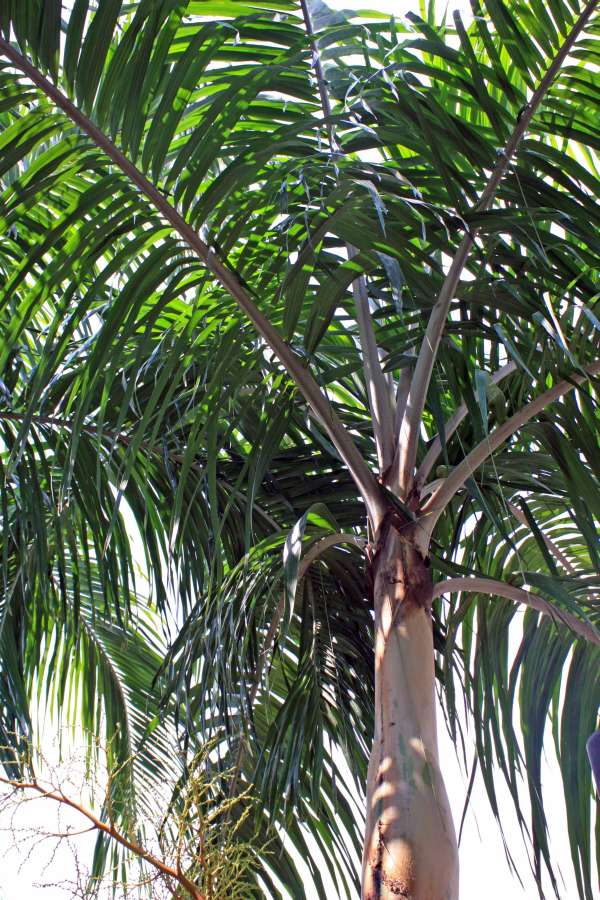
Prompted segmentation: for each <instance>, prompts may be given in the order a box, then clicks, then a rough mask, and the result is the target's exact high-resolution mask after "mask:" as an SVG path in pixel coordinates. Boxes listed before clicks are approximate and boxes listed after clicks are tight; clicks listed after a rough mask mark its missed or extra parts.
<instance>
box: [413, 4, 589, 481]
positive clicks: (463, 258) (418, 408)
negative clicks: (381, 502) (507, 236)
mask: <svg viewBox="0 0 600 900" xmlns="http://www.w3.org/2000/svg"><path fill="white" fill-rule="evenodd" d="M597 5H598V0H591V2H590V3H588V4H587V6H586V7H585V8H584V10H583V12H582V13H581V15H580V16H579V18H578V19H577V22H576V23H575V25H574V26H573V28H572V29H571V31H570V32H569V34H568V36H567V38H566V39H565V41H564V43H563V44H562V46H561V48H560V50H559V51H558V53H557V54H556V56H555V57H554V59H553V61H552V63H551V64H550V66H549V68H548V70H547V71H546V74H545V75H544V77H543V78H542V80H541V81H540V83H539V86H538V88H537V89H536V91H535V92H534V93H533V95H532V97H531V99H530V100H529V102H528V103H527V104H526V105H525V106H524V107H523V109H522V110H521V112H520V114H519V117H518V119H517V124H516V126H515V128H514V131H513V133H512V135H511V136H510V138H509V140H508V143H507V144H506V146H505V148H504V150H503V151H502V152H501V153H500V154H499V156H498V161H497V163H496V166H495V167H494V170H493V172H492V174H491V176H490V179H489V181H488V183H487V185H486V187H485V189H484V190H483V192H482V194H481V196H480V198H479V201H478V202H477V204H476V206H475V209H476V210H477V211H478V212H482V211H484V210H486V209H489V207H490V205H491V203H492V200H493V199H494V196H495V194H496V190H497V188H498V185H499V184H500V181H501V180H502V178H503V177H504V174H505V172H506V170H507V168H508V165H509V163H510V161H511V159H512V158H513V156H514V155H515V153H516V152H517V149H518V147H519V144H520V142H521V139H522V137H523V135H524V134H525V132H526V131H527V129H528V128H529V125H530V123H531V120H532V118H533V116H534V114H535V112H536V110H537V108H538V107H539V105H540V103H541V102H542V100H543V99H544V96H545V95H546V93H547V91H548V89H549V88H550V86H551V84H552V82H553V81H554V79H555V77H556V76H557V74H558V72H559V71H560V68H561V66H562V64H563V62H564V60H565V59H566V57H567V56H568V54H569V53H570V51H571V49H572V48H573V45H574V43H575V41H576V40H577V38H578V37H579V35H580V34H581V32H582V31H583V29H584V28H585V26H586V24H587V22H588V20H589V18H590V16H591V15H592V13H593V12H594V10H595V8H596V6H597ZM476 232H477V229H476V228H473V229H470V230H469V231H468V232H467V234H465V236H464V237H463V239H462V241H461V242H460V245H459V247H458V250H457V251H456V253H455V255H454V259H453V260H452V263H451V265H450V269H449V270H448V274H447V275H446V278H445V279H444V283H443V285H442V289H441V291H440V293H439V295H438V298H437V300H436V301H435V303H434V305H433V309H432V311H431V315H430V317H429V322H428V324H427V330H426V332H425V337H424V339H423V343H422V345H421V349H420V351H419V356H418V359H417V364H416V367H415V373H414V376H413V380H412V384H411V388H410V391H409V395H408V399H407V402H406V410H405V413H404V417H403V420H402V425H401V428H400V435H399V443H398V451H397V453H398V463H399V466H400V473H399V478H400V487H401V491H402V493H403V494H404V495H406V494H408V492H409V491H410V490H411V488H412V483H413V472H414V468H415V464H416V459H417V447H418V441H419V430H420V427H421V417H422V415H423V409H424V408H425V401H426V399H427V391H428V388H429V382H430V380H431V374H432V372H433V366H434V363H435V360H436V356H437V352H438V348H439V345H440V341H441V339H442V335H443V333H444V328H445V325H446V319H447V317H448V311H449V309H450V303H451V302H452V298H453V297H454V295H455V293H456V288H457V287H458V283H459V281H460V276H461V274H462V271H463V269H464V267H465V265H466V262H467V259H468V258H469V253H470V251H471V247H472V246H473V243H474V240H475V235H476Z"/></svg>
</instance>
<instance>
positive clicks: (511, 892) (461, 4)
mask: <svg viewBox="0 0 600 900" xmlns="http://www.w3.org/2000/svg"><path fill="white" fill-rule="evenodd" d="M68 5H70V4H68ZM328 5H329V6H331V7H334V8H339V9H368V8H369V7H370V6H371V7H373V8H376V9H378V10H379V11H386V12H389V13H391V14H393V15H395V16H396V17H398V18H400V17H401V16H402V15H403V14H405V13H406V12H407V11H409V10H411V9H412V10H414V11H415V12H418V11H419V3H418V0H417V2H413V3H410V2H406V0H376V2H371V3H369V0H328ZM440 8H443V4H442V3H440ZM448 8H449V13H452V11H453V10H454V9H459V10H460V11H461V13H462V14H463V18H464V19H465V20H468V19H469V18H470V15H471V12H470V3H469V0H455V2H454V3H453V2H449V4H448ZM490 602H493V601H490ZM439 734H440V759H441V762H442V769H443V771H444V775H445V779H446V785H447V789H448V793H449V796H450V803H451V807H452V809H453V810H454V816H455V821H456V825H457V828H458V824H459V821H460V817H461V814H462V809H463V805H464V800H465V795H466V788H467V776H466V775H465V773H464V772H463V771H462V769H461V767H460V766H459V763H458V760H457V754H456V751H455V748H454V746H453V744H452V743H451V741H450V739H449V737H448V735H447V733H446V729H445V725H444V723H443V719H442V716H441V714H440V716H439ZM547 745H548V751H547V752H548V760H547V763H546V765H545V766H544V768H543V772H542V777H543V781H544V788H545V802H546V809H547V813H548V818H549V821H550V823H551V833H552V835H553V836H554V845H553V850H554V854H555V862H556V865H557V868H558V869H559V870H560V871H561V872H562V875H563V877H564V879H565V888H564V892H563V896H564V898H574V897H575V896H576V890H575V887H574V879H573V877H572V875H571V864H570V853H569V845H568V838H567V832H566V821H565V816H564V805H563V800H562V785H561V781H560V776H559V773H558V766H557V763H556V760H555V757H554V752H553V748H552V742H551V737H550V736H548V741H547ZM501 778H502V776H501V775H499V776H498V783H497V790H498V794H499V796H500V798H501V802H500V810H501V815H502V819H503V823H504V828H505V834H506V837H507V841H508V843H509V845H510V847H511V851H512V852H513V857H514V859H515V861H516V862H517V864H518V865H519V871H520V872H521V875H522V877H523V880H524V882H525V888H523V887H521V885H520V884H519V882H518V881H517V880H516V878H515V877H514V876H513V875H512V874H511V872H510V870H509V867H508V864H507V861H506V858H505V855H504V849H503V845H502V839H501V836H500V832H499V829H498V826H497V824H496V823H495V821H494V818H493V816H492V813H491V810H490V807H489V804H488V801H487V796H486V794H485V790H484V787H483V783H482V780H481V776H480V775H478V776H477V778H476V780H475V786H474V790H473V793H472V798H471V804H470V808H469V811H468V813H467V817H466V821H465V826H464V830H463V836H462V842H461V847H460V856H461V889H460V900H480V898H481V897H482V896H484V897H485V898H486V900H534V898H535V897H537V892H536V890H535V887H534V884H533V880H532V878H531V876H529V875H528V867H527V862H526V857H525V853H524V851H523V850H522V847H521V837H520V833H519V828H518V825H517V822H516V818H515V815H514V813H513V810H512V801H511V800H510V797H509V796H508V792H507V790H506V789H503V784H502V783H501ZM7 824H8V823H7V822H1V823H0V900H60V897H61V896H64V897H67V896H68V894H64V893H63V892H62V891H61V890H60V889H59V883H60V882H61V881H62V880H63V879H70V878H72V877H73V854H72V851H71V850H69V849H68V848H66V847H59V849H58V851H57V852H56V853H55V855H54V858H53V859H51V857H52V846H51V844H48V845H46V846H42V847H37V848H35V849H33V850H32V852H31V854H30V855H28V850H30V845H29V846H27V844H24V845H23V846H21V847H20V848H17V849H15V848H12V847H11V845H12V843H13V840H12V838H11V836H10V835H9V834H7V833H5V832H4V831H3V830H2V829H3V828H6V827H7ZM15 824H16V825H17V827H24V828H28V827H31V826H33V827H35V826H36V825H42V824H43V827H44V828H45V829H46V830H47V831H54V830H57V819H56V813H55V810H54V808H53V807H52V805H51V804H50V803H49V802H48V801H44V800H36V801H34V802H31V803H28V804H26V805H25V806H24V807H23V808H22V810H21V811H20V812H19V815H18V817H17V819H16V820H15ZM68 825H71V826H72V827H74V828H81V827H84V826H85V823H82V822H81V821H80V820H79V819H78V818H77V816H76V814H75V813H73V814H69V815H67V814H65V813H64V812H63V818H62V828H63V829H64V827H66V826H68ZM73 844H74V845H76V846H77V848H78V855H79V857H80V860H81V861H82V862H85V861H86V859H88V858H89V854H91V850H92V847H93V836H92V835H89V834H87V835H83V836H82V837H79V838H77V839H74V840H73ZM44 884H45V885H46V886H45V887H44V886H42V885H44ZM336 896H337V891H336V890H335V887H334V886H333V885H332V887H331V900H335V898H336ZM292 900H295V898H292Z"/></svg>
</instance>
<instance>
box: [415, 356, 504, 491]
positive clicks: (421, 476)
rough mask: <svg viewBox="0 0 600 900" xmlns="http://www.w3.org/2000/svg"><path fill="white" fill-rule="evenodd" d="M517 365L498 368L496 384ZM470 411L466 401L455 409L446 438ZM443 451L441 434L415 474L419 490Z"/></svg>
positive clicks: (495, 378) (446, 428)
mask: <svg viewBox="0 0 600 900" xmlns="http://www.w3.org/2000/svg"><path fill="white" fill-rule="evenodd" d="M516 368H517V366H516V364H515V363H514V362H509V363H507V364H506V365H505V366H502V368H501V369H498V370H497V371H496V372H494V374H493V375H492V376H491V379H492V381H493V382H494V384H498V382H499V381H502V379H503V378H507V377H508V376H509V375H512V373H513V372H514V371H515V370H516ZM467 413H468V409H467V405H466V403H461V404H460V406H459V407H458V408H457V409H455V410H454V412H453V413H452V415H451V416H450V418H449V419H448V421H447V422H446V425H445V429H444V430H445V432H446V440H448V438H450V437H451V436H452V435H453V434H454V432H455V431H456V429H457V428H458V426H459V425H460V423H461V422H462V421H463V419H464V418H465V417H466V415H467ZM441 452H442V440H441V437H440V435H439V434H436V436H435V437H434V438H433V439H432V441H431V445H430V447H429V449H428V451H427V453H426V454H425V456H424V457H423V461H422V463H421V465H420V466H419V468H418V469H417V474H416V475H415V488H416V490H417V491H420V490H421V488H422V487H423V485H424V484H425V482H426V481H427V476H428V475H429V473H430V472H431V470H432V468H433V466H434V465H435V463H436V461H437V459H438V457H439V455H440V453H441Z"/></svg>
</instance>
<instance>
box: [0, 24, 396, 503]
mask: <svg viewBox="0 0 600 900" xmlns="http://www.w3.org/2000/svg"><path fill="white" fill-rule="evenodd" d="M0 53H1V54H2V55H3V56H5V57H6V58H7V59H9V60H10V61H11V62H12V63H13V65H14V66H16V68H17V69H19V70H20V71H21V72H23V73H24V74H25V75H26V76H27V77H28V78H29V79H30V80H31V81H32V82H33V83H34V84H35V85H36V86H37V87H38V88H40V90H42V91H43V92H44V93H45V94H46V96H47V97H48V98H49V99H50V100H51V101H52V102H53V103H54V104H55V105H56V106H57V107H59V109H61V110H62V111H63V112H64V113H65V114H66V115H67V116H68V117H69V119H71V121H72V122H74V123H75V124H76V125H77V126H78V127H79V128H80V129H81V130H82V131H83V132H85V134H87V135H88V137H90V138H91V139H92V141H93V142H94V143H95V144H96V146H97V147H98V148H99V149H100V150H102V151H103V152H104V153H105V154H106V155H107V156H108V157H109V158H110V159H111V160H112V161H113V162H114V163H115V165H117V166H118V167H119V169H120V170H121V171H122V172H123V174H124V175H126V176H127V178H129V179H130V181H132V182H133V184H135V185H136V186H137V187H138V188H139V190H140V191H141V193H142V194H143V195H144V196H145V197H146V198H147V199H148V200H149V201H150V202H151V203H152V205H153V206H154V208H155V209H156V210H157V211H158V212H159V213H160V214H161V215H162V216H163V217H164V218H165V219H166V220H167V222H169V224H170V225H172V227H173V228H174V230H175V231H176V232H177V234H179V236H180V237H181V238H182V239H183V240H184V241H185V242H186V243H187V245H188V246H189V247H190V248H191V249H192V250H193V251H194V253H195V254H196V255H197V256H198V257H199V258H200V259H201V260H202V262H203V263H204V265H205V266H206V268H207V269H208V270H209V272H211V274H212V275H214V277H215V279H216V280H217V281H218V282H219V283H220V284H221V285H222V287H224V288H225V290H226V291H227V292H228V293H229V294H230V296H231V297H232V298H233V299H234V300H235V302H236V303H237V304H238V306H239V307H240V309H241V310H242V312H243V313H244V314H245V315H246V316H247V318H248V319H249V320H250V321H251V322H252V324H253V325H254V327H255V329H256V331H257V332H258V333H259V334H260V336H261V337H262V338H263V340H264V341H265V342H266V343H267V344H268V346H269V347H270V348H271V349H272V350H273V352H274V353H275V355H276V356H277V358H278V359H279V361H280V362H281V364H282V366H283V367H284V368H285V370H286V371H287V372H288V373H289V375H290V376H291V377H292V379H293V380H294V383H295V384H296V387H297V388H298V390H299V391H300V392H301V393H302V394H303V396H304V398H305V400H306V402H307V403H308V405H309V406H310V408H311V409H312V411H313V413H314V414H315V416H316V417H317V418H318V419H319V421H320V422H321V423H322V425H323V427H324V428H325V430H326V432H327V434H328V435H329V437H330V438H331V440H332V442H333V444H334V446H335V448H336V449H337V451H338V453H339V454H340V456H341V457H342V459H343V460H344V462H345V463H346V465H347V466H348V469H349V471H350V474H351V475H352V477H353V479H354V481H355V483H356V485H357V487H358V489H359V490H360V492H361V494H362V496H363V499H364V501H365V504H366V506H367V510H368V512H369V514H370V515H371V517H375V518H377V517H378V515H379V514H380V513H381V512H382V510H383V501H382V499H381V495H380V491H379V488H378V485H377V482H376V480H375V478H374V476H373V473H372V472H371V471H370V469H369V467H368V465H367V463H366V462H365V460H364V459H363V457H362V455H361V454H360V452H359V450H358V448H357V447H356V444H355V443H354V441H353V440H352V438H351V437H350V435H349V433H348V431H347V430H346V429H345V428H344V426H343V425H342V423H341V421H340V419H339V417H338V416H337V414H336V412H335V410H334V409H333V407H332V406H331V404H330V403H329V401H328V400H327V398H326V397H325V396H324V394H323V393H322V391H321V389H320V388H319V385H318V384H317V382H316V381H315V379H314V378H313V376H312V375H311V374H310V372H309V371H308V369H306V368H305V366H304V364H303V362H302V361H301V360H300V358H299V357H298V356H297V355H296V354H295V353H294V351H293V350H292V349H291V348H290V347H289V346H288V344H287V343H286V342H285V341H284V339H283V338H282V337H281V335H280V334H279V332H278V331H277V329H276V328H274V327H273V325H272V324H271V323H270V322H269V320H268V319H267V318H266V316H265V315H264V314H263V313H262V312H261V311H260V310H259V309H258V307H257V306H256V305H255V304H254V301H253V300H252V298H251V297H250V295H249V294H248V292H247V291H246V289H245V288H244V286H243V285H242V284H241V283H240V281H239V278H238V276H237V275H236V274H235V272H233V271H232V270H231V269H229V268H228V267H227V266H226V265H224V263H223V262H222V261H221V260H220V259H219V257H218V256H217V255H216V253H215V252H214V250H213V249H212V248H211V247H209V246H208V245H207V244H205V243H204V241H203V240H202V239H201V238H200V236H199V235H198V234H197V233H196V232H195V231H194V229H193V228H192V227H191V225H189V223H188V222H186V220H185V219H184V218H183V217H182V216H181V215H180V214H179V212H178V211H177V210H176V209H175V207H174V206H172V205H171V204H170V203H169V201H168V200H167V199H166V198H165V197H163V195H162V194H161V193H160V191H158V190H157V188H156V187H155V186H154V185H153V184H152V183H151V182H149V181H148V179H147V178H145V176H144V175H143V174H142V173H141V172H140V170H139V169H138V168H137V167H136V166H135V165H134V164H133V163H132V162H131V161H130V160H128V159H127V157H126V156H125V155H124V154H123V153H121V151H120V150H119V149H118V148H117V147H116V146H115V145H114V144H113V143H112V141H111V140H109V138H108V137H107V136H106V135H105V134H104V133H103V132H102V131H101V130H100V129H99V128H98V127H97V126H96V125H94V123H93V122H92V121H90V119H88V118H87V116H85V115H84V114H83V113H82V112H81V111H80V110H79V109H78V108H77V107H76V106H75V105H74V104H73V103H71V101H70V100H69V99H68V98H67V97H66V96H65V94H63V93H62V91H60V90H59V89H58V88H57V87H55V85H53V84H52V83H51V82H50V81H48V79H47V78H44V76H43V75H42V74H41V73H40V72H39V71H38V70H37V69H36V68H35V66H34V65H32V64H31V63H30V62H29V60H27V59H25V57H23V56H21V54H20V53H19V52H18V51H17V50H15V48H14V47H12V46H11V44H10V43H9V42H8V41H6V40H4V39H3V38H0Z"/></svg>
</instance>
